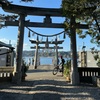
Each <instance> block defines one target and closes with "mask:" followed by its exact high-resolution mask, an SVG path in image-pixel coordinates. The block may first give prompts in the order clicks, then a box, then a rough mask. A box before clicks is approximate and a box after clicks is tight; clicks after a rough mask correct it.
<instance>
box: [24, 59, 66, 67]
mask: <svg viewBox="0 0 100 100" xmlns="http://www.w3.org/2000/svg"><path fill="white" fill-rule="evenodd" d="M23 59H24V61H25V62H26V64H29V59H30V64H31V65H32V60H33V59H34V57H23ZM64 59H65V61H66V60H67V58H64ZM54 60H55V59H54V57H39V63H40V65H53V64H54ZM59 60H60V58H59Z"/></svg>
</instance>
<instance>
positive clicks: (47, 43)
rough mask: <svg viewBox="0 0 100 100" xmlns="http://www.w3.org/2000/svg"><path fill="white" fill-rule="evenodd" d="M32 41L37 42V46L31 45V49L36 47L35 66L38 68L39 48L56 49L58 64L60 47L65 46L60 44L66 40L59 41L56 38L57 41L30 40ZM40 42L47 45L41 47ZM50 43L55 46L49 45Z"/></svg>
mask: <svg viewBox="0 0 100 100" xmlns="http://www.w3.org/2000/svg"><path fill="white" fill-rule="evenodd" d="M30 42H31V43H32V44H36V46H35V47H31V49H36V51H35V59H34V68H35V69H36V68H37V56H38V49H45V48H47V49H56V64H58V49H63V47H59V46H58V44H62V43H63V42H64V40H62V41H57V39H55V41H52V42H51V41H39V40H30ZM39 44H45V47H40V46H38V45H39ZM49 44H54V45H55V46H54V47H49Z"/></svg>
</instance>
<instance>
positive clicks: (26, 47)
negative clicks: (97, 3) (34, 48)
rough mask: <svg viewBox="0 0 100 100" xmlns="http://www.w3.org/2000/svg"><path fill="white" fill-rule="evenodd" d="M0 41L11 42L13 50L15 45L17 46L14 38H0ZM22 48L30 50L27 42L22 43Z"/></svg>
mask: <svg viewBox="0 0 100 100" xmlns="http://www.w3.org/2000/svg"><path fill="white" fill-rule="evenodd" d="M0 41H1V42H4V43H6V44H9V43H11V44H12V46H13V47H14V48H15V50H16V46H17V41H16V40H8V39H6V38H1V39H0ZM23 49H24V50H30V45H29V44H27V43H24V45H23Z"/></svg>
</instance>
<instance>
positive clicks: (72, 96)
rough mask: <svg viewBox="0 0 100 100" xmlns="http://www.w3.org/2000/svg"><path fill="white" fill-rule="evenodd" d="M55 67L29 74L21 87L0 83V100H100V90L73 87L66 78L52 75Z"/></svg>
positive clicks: (83, 86) (30, 71) (40, 68)
mask: <svg viewBox="0 0 100 100" xmlns="http://www.w3.org/2000/svg"><path fill="white" fill-rule="evenodd" d="M52 69H53V66H50V65H48V66H39V67H38V69H32V66H30V69H29V70H28V72H27V77H26V81H25V82H22V83H21V84H20V85H16V84H11V83H8V84H7V83H0V100H100V88H98V87H93V86H87V85H80V86H72V85H71V84H70V83H68V82H66V79H65V77H62V76H61V73H59V74H58V75H55V76H54V75H52Z"/></svg>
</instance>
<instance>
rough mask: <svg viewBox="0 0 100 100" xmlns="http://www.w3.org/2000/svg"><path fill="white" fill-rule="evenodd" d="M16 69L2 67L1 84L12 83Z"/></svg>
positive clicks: (0, 68) (0, 69)
mask: <svg viewBox="0 0 100 100" xmlns="http://www.w3.org/2000/svg"><path fill="white" fill-rule="evenodd" d="M13 71H14V67H8V66H7V67H0V82H5V81H6V82H7V81H11V80H12V77H13Z"/></svg>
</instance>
